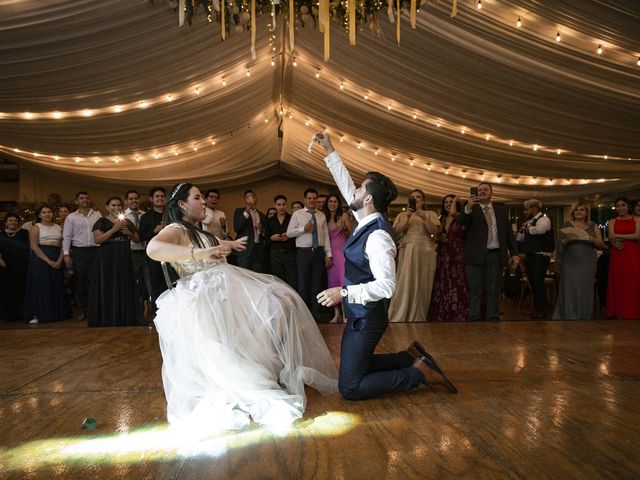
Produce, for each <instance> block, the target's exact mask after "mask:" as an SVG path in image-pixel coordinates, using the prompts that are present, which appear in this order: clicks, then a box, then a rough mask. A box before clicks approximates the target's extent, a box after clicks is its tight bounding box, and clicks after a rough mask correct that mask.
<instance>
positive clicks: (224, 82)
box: [222, 78, 227, 87]
mask: <svg viewBox="0 0 640 480" xmlns="http://www.w3.org/2000/svg"><path fill="white" fill-rule="evenodd" d="M222 86H223V87H226V86H227V81H226V80H225V79H224V78H223V79H222Z"/></svg>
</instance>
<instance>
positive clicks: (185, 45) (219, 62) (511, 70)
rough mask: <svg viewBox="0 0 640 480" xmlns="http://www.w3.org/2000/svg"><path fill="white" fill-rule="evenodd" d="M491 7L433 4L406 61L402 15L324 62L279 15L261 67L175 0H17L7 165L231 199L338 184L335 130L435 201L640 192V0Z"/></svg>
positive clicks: (355, 159) (7, 62) (360, 158)
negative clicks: (212, 192) (287, 183)
mask: <svg viewBox="0 0 640 480" xmlns="http://www.w3.org/2000/svg"><path fill="white" fill-rule="evenodd" d="M482 6H483V8H482V9H481V10H478V9H477V8H476V1H475V0H474V1H460V2H458V15H457V16H456V17H455V18H451V17H450V11H451V2H450V1H444V0H443V1H438V2H435V3H430V4H429V5H427V6H424V5H423V6H422V8H421V11H420V12H419V13H418V17H417V26H416V29H415V30H412V29H411V27H410V24H409V21H408V15H405V17H403V19H402V22H401V43H400V45H399V46H398V44H397V43H396V37H395V35H396V30H395V28H396V27H395V25H392V24H390V23H389V20H388V18H387V17H386V15H384V16H381V18H380V20H379V22H377V23H375V24H373V23H372V24H371V25H368V26H362V28H361V29H360V30H359V31H358V34H357V46H350V45H349V41H348V38H347V35H346V33H345V31H344V29H343V28H342V26H341V25H340V24H339V22H337V21H334V22H333V24H332V37H331V58H330V61H329V62H327V63H325V62H323V43H322V40H323V39H322V35H321V34H320V33H319V32H318V31H317V30H315V29H314V28H313V25H309V24H307V25H306V26H305V27H304V28H303V27H302V26H300V25H298V28H297V29H296V33H295V38H294V41H295V49H294V50H291V48H290V42H289V38H288V37H286V32H285V30H286V28H283V24H284V22H283V19H282V18H281V17H278V20H277V24H278V26H279V27H278V28H277V29H276V31H274V32H273V34H274V36H275V39H273V38H272V37H271V35H272V32H271V31H270V30H269V27H268V22H269V17H268V16H267V15H264V16H260V17H259V18H258V23H257V40H256V50H257V56H256V59H255V60H254V59H252V58H251V54H250V34H249V33H248V32H241V33H238V32H233V33H231V34H230V35H227V39H226V40H225V41H224V42H223V41H221V38H220V26H219V25H218V24H216V23H212V24H207V22H206V18H205V16H204V15H203V14H201V13H199V14H196V16H195V17H194V24H193V26H192V27H188V26H184V27H182V28H178V25H177V23H178V21H177V14H176V13H175V11H174V10H172V9H171V7H170V6H169V5H168V4H167V3H165V2H162V1H158V0H157V1H156V2H155V3H149V2H148V1H146V0H139V1H131V0H103V1H100V2H95V1H93V0H75V1H72V0H67V1H63V0H49V1H47V2H41V1H37V0H10V1H8V2H3V3H2V4H0V112H2V113H0V145H1V147H0V152H2V154H4V156H5V157H7V158H9V159H11V160H13V161H17V162H18V163H21V164H30V165H31V166H32V167H33V168H41V169H44V170H47V171H55V172H57V173H58V174H65V175H73V176H74V177H75V178H84V179H87V180H90V181H93V182H98V183H107V184H109V183H112V184H119V185H123V184H128V183H132V182H133V183H135V184H137V185H150V184H156V183H161V184H168V183H171V182H173V181H174V180H177V179H190V180H194V181H196V182H199V183H206V184H215V185H217V186H219V187H225V186H232V185H241V184H247V185H249V184H250V183H251V182H252V181H255V180H256V179H261V178H268V177H271V176H273V175H275V174H277V173H282V171H283V170H284V171H288V172H291V173H294V174H297V175H300V176H303V177H306V178H308V179H311V180H315V181H321V182H327V183H329V182H331V179H330V177H329V176H328V174H327V171H326V169H325V168H324V165H323V163H322V155H321V152H320V151H319V149H318V148H317V147H316V148H314V150H313V152H312V154H309V153H308V152H307V146H308V143H309V140H310V138H311V135H312V133H313V132H314V131H318V130H320V129H322V128H327V129H328V131H329V132H330V133H331V135H332V136H333V138H334V144H335V145H336V148H337V149H338V150H339V152H340V153H341V155H342V157H343V158H344V159H345V161H346V163H347V164H348V166H349V168H350V169H351V170H352V172H353V173H354V174H355V176H356V178H361V176H362V174H363V173H364V172H366V171H369V170H380V171H382V172H385V173H387V174H388V175H390V176H391V177H392V178H393V179H394V180H395V181H396V183H397V184H398V186H400V187H401V188H406V189H409V188H413V187H415V186H419V187H421V188H423V189H424V190H426V191H427V193H428V195H430V196H441V195H443V194H445V193H449V192H456V193H459V194H464V193H465V192H467V191H468V188H469V186H472V185H475V184H477V183H478V181H480V180H481V179H484V180H486V181H490V182H492V183H494V185H495V187H494V192H495V194H496V196H497V197H499V198H501V199H504V200H507V201H515V200H521V199H523V198H530V197H539V198H543V199H546V200H547V201H549V200H551V201H558V202H563V201H567V202H569V201H573V200H576V199H577V198H578V197H590V196H595V195H597V194H612V193H615V192H632V191H633V189H634V188H635V187H636V186H637V185H638V184H639V183H640V108H639V107H640V67H639V66H638V65H637V64H636V61H637V59H638V58H639V57H640V28H638V25H640V8H638V5H637V2H635V1H634V0H627V1H614V0H610V1H599V2H584V1H580V0H574V1H559V0H549V1H545V2H539V1H536V0H520V1H519V0H515V1H508V2H506V1H497V0H494V1H491V0H485V1H484V2H483V4H482ZM518 16H519V17H520V18H521V19H522V22H523V25H522V28H520V29H518V28H516V26H515V21H516V19H517V17H518ZM556 32H559V33H560V34H561V37H562V40H561V41H560V42H556V40H555V36H556ZM598 45H602V48H603V54H602V55H597V54H596V49H597V47H598ZM274 47H275V51H274V50H273V48H274ZM272 59H273V60H274V61H275V66H272ZM294 61H295V64H296V66H294ZM141 102H144V103H141ZM340 138H342V140H343V141H342V142H340V141H339V139H340Z"/></svg>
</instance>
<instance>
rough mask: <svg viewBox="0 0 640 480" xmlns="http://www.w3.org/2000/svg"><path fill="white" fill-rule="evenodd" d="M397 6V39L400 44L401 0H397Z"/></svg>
mask: <svg viewBox="0 0 640 480" xmlns="http://www.w3.org/2000/svg"><path fill="white" fill-rule="evenodd" d="M396 8H397V9H398V25H396V40H398V45H400V0H396Z"/></svg>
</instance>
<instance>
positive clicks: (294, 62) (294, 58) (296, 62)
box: [293, 57, 298, 67]
mask: <svg viewBox="0 0 640 480" xmlns="http://www.w3.org/2000/svg"><path fill="white" fill-rule="evenodd" d="M293 66H294V67H297V66H298V61H297V60H296V57H293Z"/></svg>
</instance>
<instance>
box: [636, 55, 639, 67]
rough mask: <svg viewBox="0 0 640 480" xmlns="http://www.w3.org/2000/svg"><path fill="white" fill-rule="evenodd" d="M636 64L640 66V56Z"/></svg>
mask: <svg viewBox="0 0 640 480" xmlns="http://www.w3.org/2000/svg"><path fill="white" fill-rule="evenodd" d="M636 65H637V66H639V67H640V57H638V61H637V62H636Z"/></svg>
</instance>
